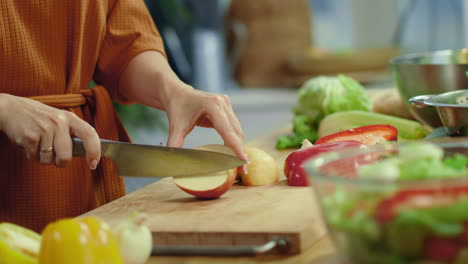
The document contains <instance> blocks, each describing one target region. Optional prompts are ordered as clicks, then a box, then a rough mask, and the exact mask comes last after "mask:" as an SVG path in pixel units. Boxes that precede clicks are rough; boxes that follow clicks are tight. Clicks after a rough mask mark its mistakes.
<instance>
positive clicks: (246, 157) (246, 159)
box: [244, 154, 250, 164]
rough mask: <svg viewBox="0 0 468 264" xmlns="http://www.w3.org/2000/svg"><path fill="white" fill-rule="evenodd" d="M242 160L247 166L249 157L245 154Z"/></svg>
mask: <svg viewBox="0 0 468 264" xmlns="http://www.w3.org/2000/svg"><path fill="white" fill-rule="evenodd" d="M244 160H245V161H246V162H247V164H249V163H250V160H249V156H247V154H244Z"/></svg>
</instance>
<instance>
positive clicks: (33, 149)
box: [21, 129, 41, 160]
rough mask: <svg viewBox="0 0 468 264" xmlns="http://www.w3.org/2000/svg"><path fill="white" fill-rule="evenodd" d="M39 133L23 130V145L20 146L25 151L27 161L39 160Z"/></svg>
mask: <svg viewBox="0 0 468 264" xmlns="http://www.w3.org/2000/svg"><path fill="white" fill-rule="evenodd" d="M40 140H41V136H40V133H39V132H37V131H33V130H29V129H28V130H25V131H24V134H23V143H22V144H21V145H22V146H23V148H24V150H25V151H26V157H27V158H28V159H29V160H38V159H39V142H40Z"/></svg>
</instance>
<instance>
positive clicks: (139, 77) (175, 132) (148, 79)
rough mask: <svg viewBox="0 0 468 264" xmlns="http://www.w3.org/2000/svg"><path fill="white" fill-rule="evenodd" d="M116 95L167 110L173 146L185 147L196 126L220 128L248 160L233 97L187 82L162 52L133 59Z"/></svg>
mask: <svg viewBox="0 0 468 264" xmlns="http://www.w3.org/2000/svg"><path fill="white" fill-rule="evenodd" d="M116 96H117V98H119V97H121V98H124V99H126V100H130V101H134V102H138V103H141V104H144V105H147V106H151V107H154V108H157V109H160V110H164V111H165V112H166V114H167V117H168V120H169V139H168V142H167V145H168V146H170V147H182V146H183V144H184V140H185V137H186V136H187V134H188V133H190V131H192V129H193V128H194V127H195V126H202V127H208V128H214V129H216V131H218V133H219V134H220V135H221V137H222V138H223V140H224V144H225V145H226V146H228V147H230V148H231V149H232V150H233V151H234V153H235V154H236V155H237V156H238V157H239V158H242V159H244V160H248V157H247V154H246V153H245V150H244V136H243V133H242V129H241V126H240V123H239V120H237V118H236V116H235V114H234V111H233V110H232V106H231V103H230V101H229V98H228V97H227V96H226V95H216V94H210V93H207V92H203V91H200V90H196V89H193V88H192V87H191V86H189V85H187V84H185V83H184V82H182V81H181V80H180V79H179V78H178V77H177V76H176V75H175V73H174V72H173V71H172V69H171V68H170V66H169V64H168V62H167V60H166V59H165V57H164V56H163V55H162V54H161V53H159V52H156V51H146V52H143V53H140V54H138V55H137V56H135V58H133V59H132V60H131V61H130V63H129V64H128V66H127V68H126V69H125V71H124V72H123V73H122V76H121V80H120V88H119V93H118V94H117V95H116ZM244 169H245V166H244Z"/></svg>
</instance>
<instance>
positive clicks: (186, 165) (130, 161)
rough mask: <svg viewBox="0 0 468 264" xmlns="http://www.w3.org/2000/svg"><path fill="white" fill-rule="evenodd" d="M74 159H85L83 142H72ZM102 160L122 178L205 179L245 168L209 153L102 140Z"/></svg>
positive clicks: (227, 157) (236, 161) (231, 159)
mask: <svg viewBox="0 0 468 264" xmlns="http://www.w3.org/2000/svg"><path fill="white" fill-rule="evenodd" d="M72 142H73V153H72V156H73V157H83V156H86V150H85V148H84V145H83V141H81V139H79V138H75V137H73V138H72ZM101 156H102V157H107V158H110V159H112V160H113V161H114V164H115V165H116V167H117V171H118V174H119V176H126V177H184V176H195V175H203V174H204V175H206V174H207V173H212V172H216V171H222V170H227V169H231V168H236V167H239V166H241V165H243V164H245V161H244V160H243V159H240V158H238V157H235V156H231V155H227V154H224V153H218V152H213V151H206V150H196V149H186V148H171V147H163V146H154V145H142V144H132V143H126V142H118V141H112V140H106V139H101Z"/></svg>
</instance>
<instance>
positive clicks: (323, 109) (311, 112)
mask: <svg viewBox="0 0 468 264" xmlns="http://www.w3.org/2000/svg"><path fill="white" fill-rule="evenodd" d="M371 108H372V102H371V100H370V98H369V97H368V96H367V94H366V93H365V91H364V88H363V87H362V86H361V85H360V84H359V83H358V82H356V81H355V80H353V79H351V78H349V77H347V76H345V75H338V76H337V77H326V76H320V77H316V78H312V79H310V80H309V81H307V82H305V83H304V85H303V86H302V87H301V88H300V89H299V91H298V104H297V105H296V106H295V107H294V114H296V115H305V116H308V117H309V118H310V119H311V120H312V121H314V122H316V123H318V122H320V121H321V120H322V119H323V118H324V117H325V116H326V115H329V114H332V113H335V112H341V111H347V110H365V111H370V110H371Z"/></svg>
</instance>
